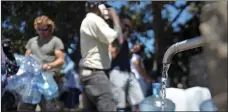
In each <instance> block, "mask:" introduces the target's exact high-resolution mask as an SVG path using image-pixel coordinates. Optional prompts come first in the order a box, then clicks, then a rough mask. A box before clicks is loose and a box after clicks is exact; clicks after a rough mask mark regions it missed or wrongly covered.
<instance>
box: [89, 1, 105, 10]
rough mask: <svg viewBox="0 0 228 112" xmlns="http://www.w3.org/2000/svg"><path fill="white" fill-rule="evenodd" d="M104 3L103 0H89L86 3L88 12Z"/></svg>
mask: <svg viewBox="0 0 228 112" xmlns="http://www.w3.org/2000/svg"><path fill="white" fill-rule="evenodd" d="M100 4H104V2H103V1H88V2H86V3H85V9H86V12H91V11H92V10H93V9H94V8H97V7H98V5H100Z"/></svg>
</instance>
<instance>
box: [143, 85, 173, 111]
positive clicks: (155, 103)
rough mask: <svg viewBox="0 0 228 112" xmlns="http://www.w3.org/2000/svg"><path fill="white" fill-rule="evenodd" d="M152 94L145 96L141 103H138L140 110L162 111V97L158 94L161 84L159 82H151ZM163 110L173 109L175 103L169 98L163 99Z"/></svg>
mask: <svg viewBox="0 0 228 112" xmlns="http://www.w3.org/2000/svg"><path fill="white" fill-rule="evenodd" d="M152 87H153V95H152V96H149V97H147V98H146V99H145V100H144V101H143V102H142V103H141V104H140V106H139V107H140V111H162V103H161V101H162V98H161V96H160V90H161V84H160V83H153V84H152ZM164 110H165V111H174V110H175V104H174V103H173V102H172V101H171V100H169V99H165V108H164Z"/></svg>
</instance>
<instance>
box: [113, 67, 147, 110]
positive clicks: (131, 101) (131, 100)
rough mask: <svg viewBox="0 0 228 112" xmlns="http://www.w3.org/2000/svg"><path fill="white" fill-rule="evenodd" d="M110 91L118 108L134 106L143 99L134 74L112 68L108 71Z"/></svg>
mask: <svg viewBox="0 0 228 112" xmlns="http://www.w3.org/2000/svg"><path fill="white" fill-rule="evenodd" d="M109 77H110V81H111V83H112V92H113V94H114V99H115V101H116V102H117V107H118V108H126V107H127V105H130V106H134V105H137V104H139V103H141V102H142V101H143V100H144V95H143V92H142V89H141V87H140V84H139V82H138V80H137V79H136V78H135V76H134V74H132V73H129V72H122V71H119V70H117V69H114V70H112V71H111V72H110V76H109Z"/></svg>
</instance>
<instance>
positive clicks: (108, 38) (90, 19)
mask: <svg viewBox="0 0 228 112" xmlns="http://www.w3.org/2000/svg"><path fill="white" fill-rule="evenodd" d="M80 37H81V38H80V44H81V54H82V59H81V60H80V63H79V65H80V66H81V67H89V68H96V69H109V68H110V67H111V55H110V53H109V49H108V47H109V44H111V43H112V42H113V41H114V40H115V39H116V38H117V37H118V33H117V32H116V31H115V30H113V29H112V28H110V27H109V25H108V24H107V23H106V22H105V21H104V19H102V18H101V17H100V16H98V15H96V14H94V13H88V14H87V15H86V17H85V19H84V20H83V21H82V24H81V28H80Z"/></svg>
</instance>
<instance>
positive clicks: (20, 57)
mask: <svg viewBox="0 0 228 112" xmlns="http://www.w3.org/2000/svg"><path fill="white" fill-rule="evenodd" d="M13 55H14V58H15V61H16V63H17V65H21V64H22V63H24V61H25V55H20V54H13Z"/></svg>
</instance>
